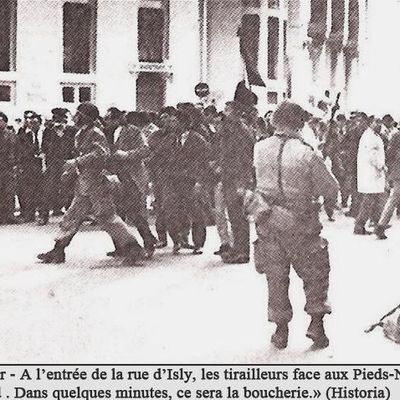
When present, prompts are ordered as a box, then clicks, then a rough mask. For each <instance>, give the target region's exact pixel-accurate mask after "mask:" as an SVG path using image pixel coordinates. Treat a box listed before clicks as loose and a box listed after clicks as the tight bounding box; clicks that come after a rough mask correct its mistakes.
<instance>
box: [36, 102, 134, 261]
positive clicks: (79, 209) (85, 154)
mask: <svg viewBox="0 0 400 400" xmlns="http://www.w3.org/2000/svg"><path fill="white" fill-rule="evenodd" d="M90 106H91V105H90ZM91 109H92V107H91V108H90V109H89V110H90V111H91ZM78 111H79V108H78ZM75 148H76V151H77V154H78V157H76V158H75V159H74V160H73V161H69V162H68V163H69V164H68V165H69V166H70V170H69V172H70V173H69V175H70V176H71V175H72V176H74V175H75V176H76V182H75V196H74V199H73V201H72V204H71V206H70V207H69V209H68V210H67V212H66V214H65V215H64V218H63V220H62V222H61V224H60V230H59V232H58V233H57V235H56V244H55V247H54V249H53V250H51V251H50V252H48V253H43V254H39V256H38V258H39V259H41V260H42V261H44V262H45V263H52V262H55V263H61V262H64V261H65V254H64V249H65V247H67V246H68V245H69V243H70V242H71V240H72V238H73V237H74V236H75V234H76V233H77V232H78V230H79V227H80V226H81V224H82V223H83V221H84V220H85V218H86V217H87V215H88V214H89V213H90V212H92V213H93V214H94V216H95V218H96V220H97V222H98V223H99V225H100V226H101V227H102V228H103V229H104V230H105V231H106V232H107V233H108V234H109V235H110V236H111V238H112V240H113V242H114V243H115V244H116V245H117V246H118V247H119V248H120V249H126V254H127V255H128V252H129V253H130V254H135V257H136V256H137V255H138V253H139V252H140V246H139V244H138V243H137V241H136V239H135V238H134V236H133V235H132V233H131V232H129V228H128V226H127V225H126V224H125V223H124V222H123V221H122V219H121V218H120V217H119V216H118V215H117V213H116V207H115V205H114V201H113V193H112V190H111V188H110V184H109V181H108V180H107V177H106V172H105V170H104V168H105V166H106V162H107V159H108V157H109V156H110V149H109V147H108V143H107V139H106V137H105V136H104V134H103V133H102V131H101V130H100V129H98V128H96V127H87V126H84V127H82V128H81V129H80V130H79V131H78V133H77V134H76V137H75ZM73 167H74V170H73ZM72 170H73V173H71V171H72ZM68 184H71V182H69V183H68Z"/></svg>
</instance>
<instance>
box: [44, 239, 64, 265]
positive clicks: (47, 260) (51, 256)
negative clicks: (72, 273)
mask: <svg viewBox="0 0 400 400" xmlns="http://www.w3.org/2000/svg"><path fill="white" fill-rule="evenodd" d="M37 258H38V259H39V260H41V261H42V263H43V264H62V263H64V262H65V247H64V246H62V245H60V243H59V242H56V244H55V246H54V248H53V249H52V250H50V251H48V252H47V253H41V254H39V255H38V256H37Z"/></svg>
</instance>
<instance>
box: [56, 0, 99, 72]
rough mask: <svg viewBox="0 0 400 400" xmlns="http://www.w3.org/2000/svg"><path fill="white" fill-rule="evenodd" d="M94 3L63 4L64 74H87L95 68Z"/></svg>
mask: <svg viewBox="0 0 400 400" xmlns="http://www.w3.org/2000/svg"><path fill="white" fill-rule="evenodd" d="M95 15H96V7H95V3H93V2H92V1H90V2H84V3H81V2H65V3H64V6H63V44H64V68H63V69H64V72H66V73H74V74H89V73H91V72H94V67H95V62H94V61H95V40H94V37H95V34H96V32H95V26H96V24H95Z"/></svg>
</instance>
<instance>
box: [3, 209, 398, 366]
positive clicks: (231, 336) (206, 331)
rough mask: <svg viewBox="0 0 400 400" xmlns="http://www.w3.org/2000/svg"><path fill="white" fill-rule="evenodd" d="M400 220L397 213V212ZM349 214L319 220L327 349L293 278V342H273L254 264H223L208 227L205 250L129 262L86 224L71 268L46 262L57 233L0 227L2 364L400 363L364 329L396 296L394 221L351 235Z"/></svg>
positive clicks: (394, 350) (380, 338)
mask: <svg viewBox="0 0 400 400" xmlns="http://www.w3.org/2000/svg"><path fill="white" fill-rule="evenodd" d="M394 219H395V218H394ZM352 223H353V220H352V219H348V218H345V217H344V216H343V215H341V214H340V215H338V216H337V221H336V222H333V223H332V222H327V221H326V220H325V219H324V236H325V237H327V238H328V240H329V242H330V254H331V263H332V271H331V288H330V300H331V304H332V309H333V313H332V315H330V316H328V317H327V318H326V326H327V333H328V336H329V337H330V339H331V346H330V347H329V348H328V349H324V350H321V351H316V352H313V351H310V344H311V342H310V340H308V339H307V338H306V337H305V332H306V329H307V325H308V322H309V318H308V316H307V315H306V314H305V313H304V311H303V307H304V303H305V299H304V294H303V291H302V284H301V281H300V280H299V278H298V277H297V276H296V275H295V274H294V273H293V274H292V279H291V289H290V296H291V299H292V303H293V309H294V318H293V321H292V322H291V324H290V338H289V346H288V348H287V349H286V350H284V351H277V350H275V349H274V348H273V347H272V346H271V345H270V343H269V339H270V335H271V334H272V333H273V330H274V326H273V325H272V324H270V323H269V322H268V321H267V286H266V280H265V277H263V276H261V275H259V274H257V273H256V272H255V269H254V265H253V262H251V263H250V264H247V265H224V264H222V263H221V261H220V259H219V258H218V257H216V256H214V255H213V251H214V250H216V249H217V248H218V247H219V242H218V239H217V233H216V230H215V228H214V227H211V228H209V230H208V238H207V243H206V248H205V251H204V254H203V255H198V256H193V255H191V254H190V251H182V253H181V254H180V255H179V256H173V255H172V254H171V247H169V248H167V249H163V250H162V251H159V252H157V253H156V255H155V256H154V259H153V260H152V261H150V262H146V263H145V264H143V265H141V266H135V267H126V266H124V265H121V263H120V261H118V260H112V259H109V258H107V257H106V252H107V251H109V250H111V249H112V247H113V246H112V242H111V240H110V239H109V237H108V236H107V234H105V233H104V232H100V231H98V230H97V229H96V228H93V227H91V226H88V225H86V226H85V227H84V228H83V230H82V231H81V232H80V233H79V234H78V235H77V236H76V238H75V239H74V240H73V242H72V244H71V246H70V248H68V252H67V263H66V264H63V265H42V264H39V263H37V262H36V255H37V253H39V252H42V251H45V250H48V249H50V248H51V247H52V244H53V242H52V239H53V236H54V233H55V231H56V228H57V224H56V223H55V222H53V223H52V224H51V225H49V226H46V227H38V226H35V225H33V224H27V225H20V226H2V227H0V249H1V258H0V274H1V276H0V315H1V323H0V338H1V339H0V355H1V357H0V359H1V362H2V363H324V364H325V363H396V362H398V361H399V357H400V346H399V345H397V344H395V343H393V342H391V341H389V340H388V339H386V338H385V337H384V335H383V332H382V329H381V328H377V329H376V330H375V331H374V332H372V333H370V334H366V333H364V329H366V328H367V327H368V326H369V325H371V324H372V323H374V322H376V321H377V320H379V318H380V317H381V316H382V315H383V314H385V313H386V312H387V311H389V310H390V309H391V308H393V307H394V306H396V305H397V304H398V303H400V292H399V289H398V286H399V276H400V273H399V271H400V270H399V268H400V264H399V262H398V260H400V222H398V221H397V220H395V221H393V225H394V226H393V227H392V228H391V229H390V230H389V231H388V234H389V235H390V238H389V239H388V240H386V241H378V240H376V239H375V238H374V237H373V236H369V237H360V236H354V235H353V234H352Z"/></svg>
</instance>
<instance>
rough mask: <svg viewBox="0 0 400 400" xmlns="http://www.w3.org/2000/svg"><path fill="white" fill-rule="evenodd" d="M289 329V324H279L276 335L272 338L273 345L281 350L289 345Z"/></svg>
mask: <svg viewBox="0 0 400 400" xmlns="http://www.w3.org/2000/svg"><path fill="white" fill-rule="evenodd" d="M288 337H289V327H288V325H287V324H277V325H276V330H275V333H274V334H273V335H272V336H271V343H272V344H273V345H274V346H275V347H276V348H277V349H279V350H283V349H286V347H287V345H288Z"/></svg>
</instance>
